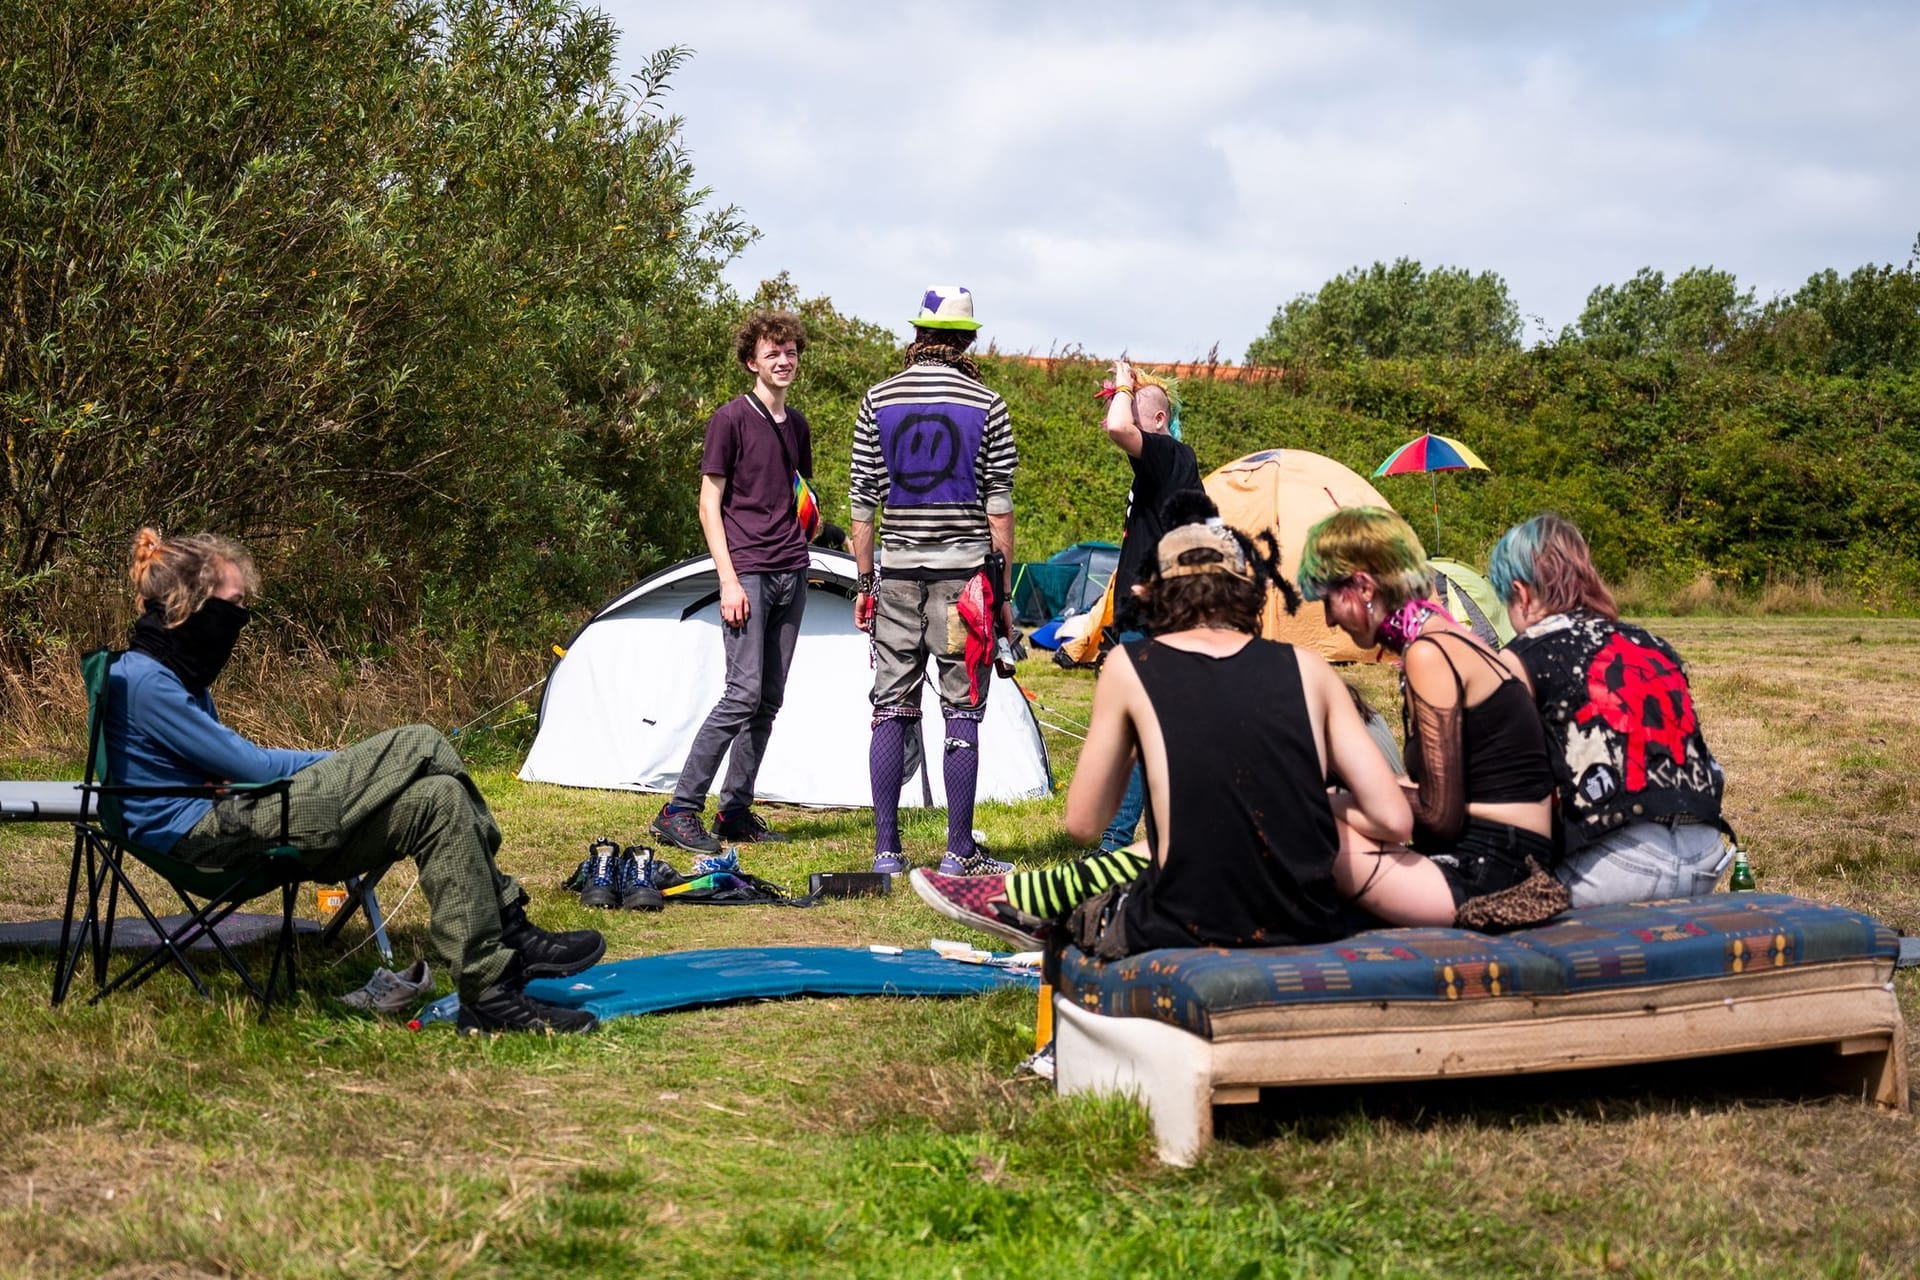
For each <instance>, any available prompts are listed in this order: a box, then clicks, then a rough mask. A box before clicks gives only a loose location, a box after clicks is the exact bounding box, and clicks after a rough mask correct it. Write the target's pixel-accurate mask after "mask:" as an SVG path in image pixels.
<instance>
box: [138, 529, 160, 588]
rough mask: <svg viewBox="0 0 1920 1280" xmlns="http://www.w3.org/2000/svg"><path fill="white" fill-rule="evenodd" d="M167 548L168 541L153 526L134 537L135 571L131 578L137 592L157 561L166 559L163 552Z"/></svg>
mask: <svg viewBox="0 0 1920 1280" xmlns="http://www.w3.org/2000/svg"><path fill="white" fill-rule="evenodd" d="M165 546H166V539H165V538H162V537H161V536H160V531H159V530H158V529H155V528H152V527H151V526H149V527H147V528H144V529H142V530H140V532H138V533H136V534H134V535H133V569H132V573H131V574H130V576H131V577H132V578H133V588H134V590H135V591H138V590H139V589H140V587H141V584H142V583H143V582H144V581H145V579H146V576H147V570H148V569H149V568H150V567H152V565H153V564H154V563H155V562H156V561H158V560H161V559H163V558H164V557H163V554H162V552H163V549H164V548H165Z"/></svg>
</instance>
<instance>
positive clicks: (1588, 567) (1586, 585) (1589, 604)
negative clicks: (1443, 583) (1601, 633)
mask: <svg viewBox="0 0 1920 1280" xmlns="http://www.w3.org/2000/svg"><path fill="white" fill-rule="evenodd" d="M1487 580H1488V581H1489V582H1491V583H1492V584H1493V589H1494V591H1495V592H1496V593H1497V594H1498V595H1499V597H1500V599H1501V601H1502V603H1504V604H1507V605H1509V606H1511V605H1512V604H1513V601H1514V597H1515V596H1516V595H1517V594H1518V592H1517V591H1516V590H1515V586H1516V584H1518V583H1522V582H1524V583H1525V584H1526V585H1527V590H1528V591H1530V592H1531V593H1532V594H1533V601H1534V610H1535V612H1537V613H1538V614H1539V615H1540V616H1541V617H1551V616H1552V615H1554V614H1556V613H1569V612H1571V611H1573V610H1575V609H1585V610H1587V611H1588V612H1590V613H1597V614H1599V615H1600V616H1601V617H1603V618H1618V617H1619V616H1620V611H1619V609H1618V607H1617V606H1615V604H1614V602H1613V593H1612V592H1611V591H1609V590H1607V584H1606V583H1604V582H1602V581H1601V580H1600V573H1599V571H1598V570H1597V569H1595V568H1594V567H1593V553H1592V552H1591V551H1589V550H1588V549H1587V540H1586V538H1584V537H1583V536H1581V533H1580V530H1579V529H1578V528H1577V527H1575V525H1574V523H1573V521H1571V520H1569V519H1567V518H1566V517H1565V516H1559V515H1555V514H1553V513H1552V512H1548V513H1546V514H1545V515H1537V516H1535V517H1534V518H1533V519H1531V520H1528V521H1525V522H1523V523H1521V524H1517V525H1515V526H1513V528H1511V529H1509V530H1507V531H1506V532H1505V533H1503V534H1501V535H1500V541H1498V542H1496V543H1494V544H1493V555H1492V556H1491V557H1489V558H1488V561H1487Z"/></svg>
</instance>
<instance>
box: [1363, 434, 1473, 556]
mask: <svg viewBox="0 0 1920 1280" xmlns="http://www.w3.org/2000/svg"><path fill="white" fill-rule="evenodd" d="M1492 469H1493V468H1491V467H1489V466H1488V465H1487V464H1486V463H1484V462H1482V461H1480V455H1479V454H1477V453H1475V452H1474V451H1473V450H1471V449H1469V448H1467V446H1465V445H1463V444H1461V443H1460V442H1459V441H1458V440H1455V439H1454V438H1453V437H1452V436H1439V435H1435V434H1434V433H1433V432H1431V431H1429V432H1427V433H1425V434H1424V435H1419V436H1415V437H1414V438H1413V439H1411V440H1409V441H1407V442H1406V443H1405V444H1403V445H1401V446H1400V447H1399V448H1398V449H1395V450H1394V451H1393V452H1392V453H1390V454H1388V455H1387V460H1386V461H1385V462H1383V463H1381V464H1380V465H1379V466H1377V467H1375V468H1374V469H1373V476H1374V478H1375V479H1378V478H1379V477H1381V476H1404V475H1412V474H1414V473H1416V472H1421V471H1424V472H1426V473H1427V487H1428V488H1429V489H1431V490H1432V491H1433V546H1432V547H1430V548H1429V549H1428V554H1429V555H1438V554H1440V482H1439V481H1438V480H1436V479H1434V473H1435V472H1439V471H1469V470H1472V471H1491V470H1492Z"/></svg>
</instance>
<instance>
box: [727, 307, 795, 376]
mask: <svg viewBox="0 0 1920 1280" xmlns="http://www.w3.org/2000/svg"><path fill="white" fill-rule="evenodd" d="M763 338H764V339H766V340H768V341H770V342H772V343H774V344H775V345H776V346H782V345H785V344H786V343H789V342H791V343H792V344H793V347H794V350H795V351H798V352H804V351H806V349H807V326H806V325H805V324H803V323H801V320H800V317H799V316H797V315H795V314H793V312H791V311H764V310H762V311H755V312H752V313H751V314H749V315H748V316H747V318H746V319H745V320H744V321H742V322H741V325H740V329H739V332H737V333H735V334H734V335H733V355H734V358H735V359H737V360H738V361H739V362H740V363H741V364H745V363H746V362H747V361H749V360H751V359H753V358H754V357H755V356H756V355H758V354H760V341H761V339H763Z"/></svg>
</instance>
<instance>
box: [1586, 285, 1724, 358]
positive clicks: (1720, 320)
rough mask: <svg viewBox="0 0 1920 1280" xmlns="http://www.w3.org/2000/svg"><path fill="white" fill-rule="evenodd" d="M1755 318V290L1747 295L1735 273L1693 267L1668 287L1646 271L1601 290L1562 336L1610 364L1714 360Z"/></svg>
mask: <svg viewBox="0 0 1920 1280" xmlns="http://www.w3.org/2000/svg"><path fill="white" fill-rule="evenodd" d="M1754 316H1755V311H1754V303H1753V290H1751V289H1748V290H1746V291H1745V292H1742V291H1741V289H1740V287H1739V284H1738V283H1737V282H1736V281H1735V279H1734V277H1733V275H1732V273H1731V272H1726V271H1720V270H1718V269H1716V268H1714V267H1690V268H1688V269H1687V270H1686V271H1683V272H1681V273H1680V275H1679V276H1677V277H1675V279H1674V281H1673V283H1672V284H1671V285H1669V284H1668V283H1667V279H1666V276H1665V275H1664V274H1663V273H1662V272H1659V271H1656V270H1654V269H1653V268H1652V267H1642V268H1640V270H1638V271H1636V272H1635V273H1634V276H1633V279H1631V280H1629V281H1627V282H1626V283H1625V284H1621V285H1601V286H1600V287H1599V288H1597V289H1595V290H1594V291H1593V292H1592V293H1590V294H1588V295H1587V305H1586V309H1585V310H1583V311H1582V312H1581V313H1580V318H1579V320H1578V321H1576V322H1575V323H1574V324H1573V326H1571V327H1570V328H1569V329H1567V330H1566V331H1565V332H1563V333H1562V334H1561V341H1562V342H1569V343H1580V344H1582V345H1584V346H1586V347H1587V348H1588V349H1589V350H1591V351H1592V352H1593V353H1594V354H1596V355H1599V356H1603V357H1606V358H1609V359H1618V358H1620V357H1622V356H1649V355H1685V354H1694V355H1712V354H1715V353H1717V352H1719V351H1721V350H1722V349H1724V348H1725V347H1726V345H1727V343H1728V342H1729V341H1731V340H1732V339H1733V338H1734V337H1735V335H1737V334H1738V333H1739V332H1740V331H1741V329H1742V328H1743V327H1744V326H1746V325H1747V324H1748V323H1750V322H1751V321H1752V320H1753V318H1754Z"/></svg>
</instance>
